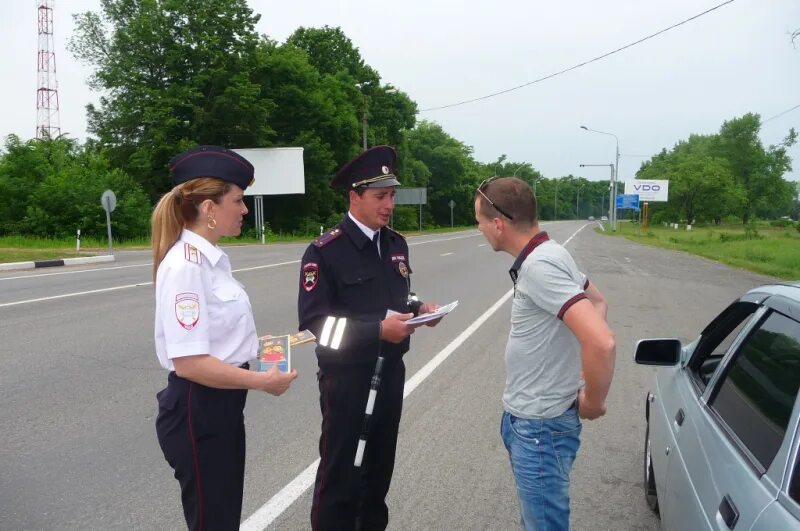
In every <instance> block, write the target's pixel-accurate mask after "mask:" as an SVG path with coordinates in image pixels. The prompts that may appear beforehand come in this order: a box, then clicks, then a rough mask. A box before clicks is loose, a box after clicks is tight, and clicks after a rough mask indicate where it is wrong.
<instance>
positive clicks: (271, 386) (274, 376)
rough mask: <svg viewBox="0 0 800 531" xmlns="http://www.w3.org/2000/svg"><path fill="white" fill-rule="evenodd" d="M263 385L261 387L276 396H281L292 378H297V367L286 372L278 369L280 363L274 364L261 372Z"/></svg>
mask: <svg viewBox="0 0 800 531" xmlns="http://www.w3.org/2000/svg"><path fill="white" fill-rule="evenodd" d="M260 374H261V375H263V376H262V378H261V385H260V386H259V389H261V390H262V391H266V392H267V393H269V394H271V395H275V396H280V395H282V394H283V393H285V392H286V391H287V390H288V389H289V386H290V385H291V383H292V380H294V379H295V378H297V369H292V371H291V372H288V373H285V372H281V371H279V370H278V364H277V363H276V364H274V365H273V366H272V367H270V369H269V370H268V371H267V372H263V373H260Z"/></svg>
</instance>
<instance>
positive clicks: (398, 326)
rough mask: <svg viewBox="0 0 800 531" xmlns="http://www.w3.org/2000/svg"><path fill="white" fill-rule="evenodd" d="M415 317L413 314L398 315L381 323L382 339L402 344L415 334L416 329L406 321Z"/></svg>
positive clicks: (391, 316)
mask: <svg viewBox="0 0 800 531" xmlns="http://www.w3.org/2000/svg"><path fill="white" fill-rule="evenodd" d="M412 317H414V314H413V313H396V314H394V315H390V316H389V317H387V318H386V319H384V320H383V321H381V339H383V340H384V341H388V342H389V343H400V342H402V341H403V340H404V339H405V338H407V337H408V336H410V335H411V334H413V333H414V327H412V326H408V325H407V324H406V321H408V320H409V319H411V318H412Z"/></svg>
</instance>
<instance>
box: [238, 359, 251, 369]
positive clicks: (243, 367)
mask: <svg viewBox="0 0 800 531" xmlns="http://www.w3.org/2000/svg"><path fill="white" fill-rule="evenodd" d="M239 368H240V369H244V370H249V369H250V363H249V362H247V361H246V362H244V363H242V364H241V365H239Z"/></svg>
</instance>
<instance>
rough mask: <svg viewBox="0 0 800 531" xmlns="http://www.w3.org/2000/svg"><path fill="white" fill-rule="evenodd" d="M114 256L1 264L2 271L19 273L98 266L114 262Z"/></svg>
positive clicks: (0, 269)
mask: <svg viewBox="0 0 800 531" xmlns="http://www.w3.org/2000/svg"><path fill="white" fill-rule="evenodd" d="M114 260H115V258H114V255H113V254H104V255H100V256H81V257H80V258H63V259H60V260H35V261H32V262H8V263H5V264H0V271H18V270H21V269H37V268H41V267H58V266H68V265H82V264H97V263H100V262H113V261H114Z"/></svg>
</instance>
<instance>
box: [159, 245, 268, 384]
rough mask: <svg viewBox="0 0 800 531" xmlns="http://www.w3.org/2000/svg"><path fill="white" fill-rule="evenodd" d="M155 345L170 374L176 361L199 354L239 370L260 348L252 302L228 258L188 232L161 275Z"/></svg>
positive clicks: (173, 249)
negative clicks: (232, 270)
mask: <svg viewBox="0 0 800 531" xmlns="http://www.w3.org/2000/svg"><path fill="white" fill-rule="evenodd" d="M155 342H156V353H157V355H158V360H159V362H160V363H161V366H162V367H164V368H165V369H168V370H175V367H174V365H173V363H172V360H173V359H174V358H179V357H182V356H193V355H198V354H210V355H212V356H214V357H216V358H219V359H220V360H222V361H224V362H225V363H228V364H231V365H237V366H238V365H241V364H242V363H244V362H246V361H249V360H251V359H252V358H254V357H255V355H256V352H257V349H258V337H257V335H256V326H255V321H254V320H253V312H252V308H251V306H250V299H249V298H248V296H247V293H245V291H244V287H243V286H242V285H241V284H240V283H239V282H238V281H237V280H236V279H234V278H233V275H232V274H231V264H230V261H229V260H228V255H226V254H225V253H224V252H223V251H222V250H221V249H220V248H219V247H216V246H215V245H212V244H211V243H210V242H209V241H208V240H206V239H205V238H203V237H201V236H199V235H197V234H195V233H194V232H191V231H189V230H186V229H184V230H183V232H182V233H181V236H180V238H179V239H178V241H177V242H176V243H175V244H174V245H173V246H172V247H171V248H170V250H169V251H167V254H166V256H165V257H164V260H163V261H162V262H161V265H159V267H158V272H157V274H156V323H155Z"/></svg>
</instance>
